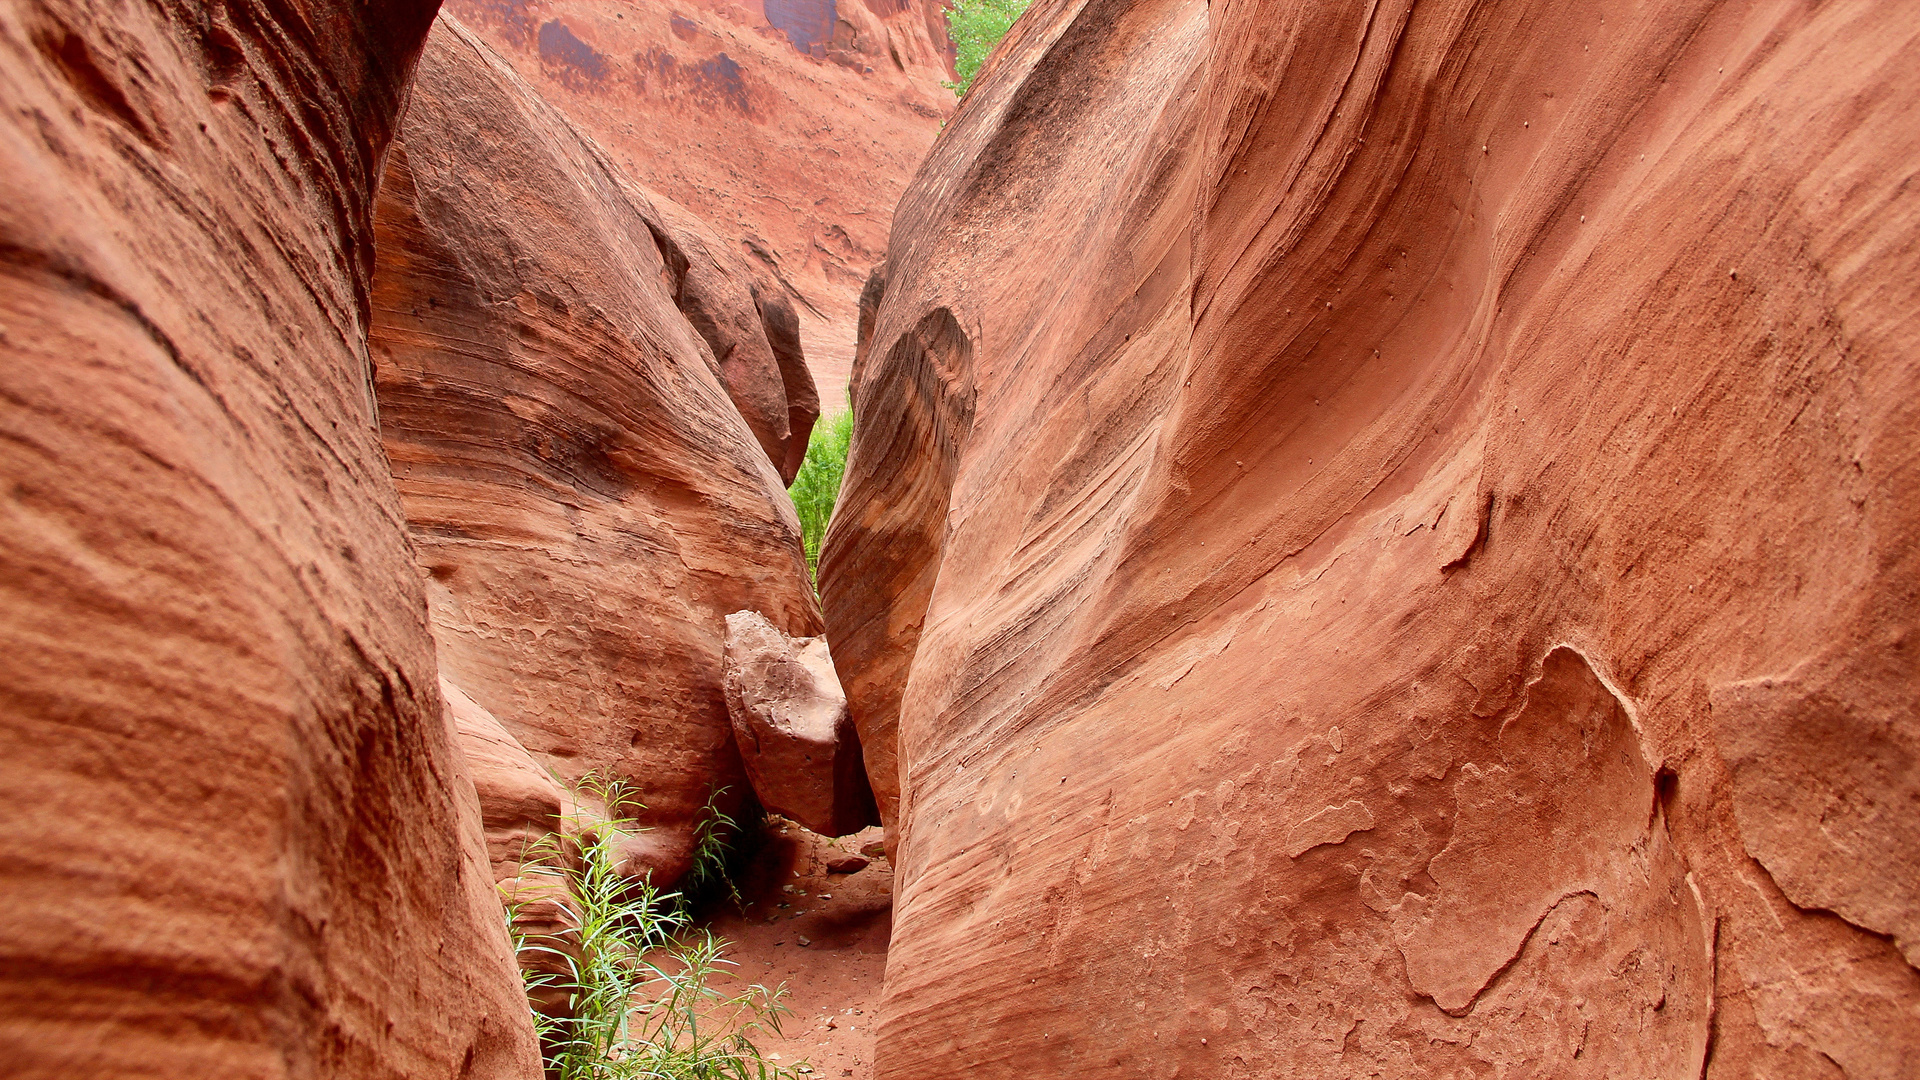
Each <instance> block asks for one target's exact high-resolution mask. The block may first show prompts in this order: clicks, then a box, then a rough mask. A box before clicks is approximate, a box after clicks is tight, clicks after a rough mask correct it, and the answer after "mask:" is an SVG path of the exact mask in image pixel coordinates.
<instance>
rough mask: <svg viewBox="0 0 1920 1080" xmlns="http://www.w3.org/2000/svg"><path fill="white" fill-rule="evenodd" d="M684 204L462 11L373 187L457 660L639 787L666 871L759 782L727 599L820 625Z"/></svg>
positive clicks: (438, 47)
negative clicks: (674, 209) (745, 740)
mask: <svg viewBox="0 0 1920 1080" xmlns="http://www.w3.org/2000/svg"><path fill="white" fill-rule="evenodd" d="M660 220H661V216H660V214H659V212H658V210H657V208H656V207H655V206H654V205H653V204H652V203H651V202H650V200H648V198H647V197H646V195H645V193H644V192H642V191H641V190H640V189H638V188H636V187H634V186H633V185H632V184H631V183H629V182H628V181H627V180H626V179H625V178H624V177H623V176H622V175H621V174H620V172H619V171H618V170H617V169H615V168H614V167H613V165H612V164H611V163H610V162H609V161H608V160H607V159H606V157H605V155H603V154H602V153H601V152H600V151H599V150H598V149H597V148H595V147H594V145H593V144H592V143H591V142H589V141H588V140H586V139H585V138H583V137H582V136H581V135H580V134H579V133H578V132H577V131H575V129H574V128H573V127H572V126H570V125H569V124H568V123H567V121H566V120H565V119H564V118H563V117H561V116H560V115H559V114H558V113H557V112H556V111H555V110H554V109H553V108H551V107H550V106H549V105H547V104H546V103H545V102H544V101H542V100H541V99H540V98H539V97H538V96H537V95H535V94H534V93H533V92H532V90H531V89H530V88H529V87H528V86H527V84H526V83H525V82H524V81H522V80H521V79H520V78H519V76H517V75H516V74H514V72H513V70H512V69H511V68H510V67H508V66H507V65H506V64H505V63H504V62H502V61H501V60H500V59H499V57H497V56H496V55H494V53H493V52H492V50H491V49H489V48H488V47H487V46H486V45H485V44H484V43H482V42H481V41H480V40H479V39H478V38H476V37H474V36H473V35H471V34H469V33H467V32H466V31H465V30H464V29H463V28H462V27H461V26H460V25H459V24H458V23H456V22H454V21H453V20H451V19H450V18H446V17H443V18H442V19H441V21H440V22H439V23H438V24H437V25H436V26H435V28H434V31H433V34H432V36H431V38H430V40H429V42H428V44H427V47H426V49H425V51H424V53H423V55H422V57H421V60H420V65H419V69H418V73H417V77H416V81H415V85H414V89H413V96H412V105H411V107H410V109H409V110H408V113H407V116H406V118H405V123H404V126H403V128H402V131H401V135H400V138H399V139H398V141H397V142H396V143H395V146H394V149H393V151H392V154H391V156H390V160H389V162H388V165H387V174H386V182H385V184H384V185H383V186H382V188H381V191H380V199H379V203H378V205H377V207H376V213H375V221H374V225H375V233H376V238H377V242H378V260H377V267H376V271H375V275H374V284H373V303H372V307H373V325H372V333H371V339H372V353H373V360H374V364H375V368H376V390H377V392H378V395H379V404H380V424H381V433H382V435H383V436H384V440H385V445H386V449H387V456H388V458H389V460H390V462H391V465H392V471H393V477H394V482H395V483H396V485H397V486H398V488H399V491H400V496H401V506H402V508H403V510H404V515H405V520H406V522H407V524H408V526H409V528H410V529H411V530H412V534H413V543H414V548H415V551H416V553H417V557H418V560H419V567H420V571H421V572H422V574H423V575H424V577H425V579H426V582H427V600H428V609H429V613H430V616H431V619H432V626H433V633H434V637H435V638H436V640H437V641H438V644H439V655H440V670H441V672H442V673H443V674H444V675H445V676H446V677H447V678H448V679H449V680H450V681H452V682H454V683H456V684H458V685H459V686H460V688H461V689H462V690H464V691H465V692H466V693H467V694H469V695H471V697H472V699H473V700H474V701H475V702H476V703H478V704H479V705H480V706H482V707H484V708H485V709H486V710H487V711H488V712H490V713H491V714H492V715H493V716H495V717H497V718H498V720H499V722H500V723H501V725H502V726H504V728H505V729H506V730H507V731H508V732H509V733H511V734H512V735H513V737H514V738H515V739H516V740H518V741H519V743H520V744H521V745H522V746H524V747H525V748H526V750H527V751H528V752H530V753H531V754H532V755H533V757H534V758H535V759H536V760H537V761H539V762H540V763H541V764H542V765H545V766H548V767H550V768H552V769H553V770H554V772H555V773H556V775H557V777H558V779H559V780H560V781H561V782H562V783H563V784H572V783H573V782H575V781H578V780H579V779H580V778H581V777H582V776H584V775H585V774H587V773H588V772H596V773H598V774H599V775H600V776H601V777H602V778H604V779H623V780H626V781H629V782H630V783H631V784H632V785H633V786H634V788H635V790H636V793H637V795H638V797H639V798H640V800H641V801H642V802H643V803H644V804H645V809H644V810H643V811H641V812H640V815H639V824H640V826H642V827H643V828H644V829H645V830H646V831H644V832H641V833H639V834H638V835H637V836H636V837H634V838H633V840H632V842H631V843H630V844H628V845H627V849H626V851H625V853H624V857H625V858H626V860H627V863H628V865H629V866H630V868H631V870H632V872H634V873H636V874H650V875H651V876H653V877H654V879H655V880H656V883H658V884H661V885H663V886H664V885H666V884H668V883H670V882H671V881H672V880H673V879H676V878H678V877H679V876H680V875H681V874H682V873H684V872H685V870H686V869H687V867H688V866H689V865H690V859H691V855H692V851H693V845H694V841H695V835H696V833H697V831H698V828H699V825H700V821H701V818H702V816H703V815H704V814H705V813H706V810H705V808H706V806H707V804H708V801H709V799H710V798H714V797H715V796H716V793H718V801H717V803H716V805H717V806H718V807H719V808H720V809H721V810H722V811H730V810H731V809H733V808H734V807H737V806H738V805H739V803H740V800H741V799H742V798H744V797H745V795H746V792H747V784H746V774H745V772H744V771H743V769H742V767H741V764H740V757H739V754H738V752H737V751H736V750H735V749H734V746H733V735H732V729H731V726H730V723H729V721H728V718H727V705H726V697H725V694H724V692H723V690H722V688H721V677H722V656H723V651H724V645H723V627H724V619H725V616H726V614H727V613H728V612H732V611H738V610H741V609H742V608H752V609H754V610H757V611H763V612H765V613H767V615H768V617H769V618H770V619H772V620H774V621H775V622H776V623H777V624H778V625H780V626H781V627H782V628H783V629H785V630H787V631H788V632H791V633H795V634H802V635H805V634H816V633H818V632H819V629H820V622H819V614H818V606H817V602H816V600H815V599H814V596H813V593H812V589H811V588H810V586H809V583H808V577H807V569H806V561H805V557H804V554H803V553H802V550H801V546H800V528H799V522H798V519H797V518H796V517H795V516H794V511H793V506H792V503H791V501H790V500H789V499H788V498H787V496H786V493H785V490H784V488H783V485H782V483H781V479H780V476H779V474H778V472H777V471H776V470H775V467H774V464H773V462H771V461H770V460H769V458H768V455H767V453H766V452H765V451H764V450H763V448H762V445H761V443H760V442H759V441H758V440H756V438H755V437H754V434H753V432H752V431H751V430H750V429H749V427H748V425H747V424H746V422H745V421H744V420H743V419H742V417H741V413H740V411H739V410H738V409H737V408H736V407H735V405H734V403H733V401H732V400H730V399H729V397H728V394H727V390H726V388H725V386H724V385H723V384H722V382H721V378H720V371H719V365H718V363H717V362H716V360H715V358H714V356H713V354H712V351H711V349H710V348H709V347H708V345H707V344H706V342H705V341H704V340H703V339H702V338H701V336H700V334H699V333H697V332H696V330H695V328H694V327H693V326H692V325H691V324H690V323H689V322H688V319H687V318H686V316H685V315H684V314H683V310H682V308H681V307H680V306H679V305H678V304H676V302H675V298H674V295H673V288H674V282H675V274H674V272H673V271H672V269H671V267H670V266H669V260H668V259H667V258H666V257H664V256H663V253H662V248H661V245H660V242H659V241H657V240H656V233H655V224H656V223H657V222H659V221H660ZM678 250H680V251H681V252H682V253H683V254H684V253H686V252H687V251H688V250H689V249H687V248H685V247H682V248H679V249H678ZM688 257H689V261H690V262H698V260H695V259H693V258H692V257H691V256H688ZM736 284H738V283H736ZM705 295H708V296H710V297H719V296H722V294H720V293H718V292H711V293H708V294H705ZM724 295H726V296H732V297H734V298H735V302H736V303H737V305H738V306H737V307H736V308H730V309H725V311H724V312H723V314H725V317H726V319H727V320H728V321H729V322H730V324H738V325H741V326H748V327H751V326H758V325H760V320H761V314H760V312H759V310H758V309H757V307H756V305H755V304H754V302H753V299H752V296H751V292H750V289H749V288H748V287H746V286H744V285H741V286H740V287H739V288H737V289H736V290H735V291H734V292H731V293H726V294H724ZM775 378H776V379H777V378H778V373H777V372H775ZM588 809H589V810H590V811H591V810H593V809H594V808H592V807H589V808H588Z"/></svg>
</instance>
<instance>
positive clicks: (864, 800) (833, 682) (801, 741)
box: [726, 611, 880, 865]
mask: <svg viewBox="0 0 1920 1080" xmlns="http://www.w3.org/2000/svg"><path fill="white" fill-rule="evenodd" d="M726 690H727V712H728V714H729V716H730V717H731V718H732V720H733V738H734V743H735V745H737V746H738V747H739V748H740V757H741V760H742V761H744V762H745V763H746V766H747V777H748V779H750V780H751V781H752V782H753V790H754V794H756V795H757V796H759V799H760V805H762V806H764V807H766V808H767V809H768V810H770V811H772V812H774V813H776V814H781V815H783V816H785V817H788V818H791V819H793V820H794V821H797V822H799V823H800V824H802V825H804V826H806V827H807V828H809V829H812V830H813V831H814V832H817V833H819V834H821V835H822V836H847V835H849V834H852V833H856V832H859V831H860V830H861V829H864V828H866V827H868V826H869V825H877V824H879V823H880V819H879V814H878V811H877V809H876V808H875V807H874V804H873V789H872V788H871V787H870V786H869V785H868V783H867V773H866V764H865V762H864V761H863V759H862V758H861V754H860V736H859V733H858V732H856V731H855V730H854V727H853V719H852V718H851V717H850V716H848V715H847V695H846V693H845V691H843V690H841V689H840V680H839V678H838V677H837V676H836V675H835V674H834V670H833V655H832V654H831V653H830V652H829V651H828V649H827V639H826V638H824V637H811V638H799V639H795V638H791V637H788V636H787V635H786V634H783V633H781V632H780V629H779V628H778V627H776V626H774V625H773V624H772V623H770V622H768V621H767V620H766V618H765V617H764V616H762V615H761V614H760V613H759V612H757V611H738V612H735V613H733V614H732V615H729V616H727V671H726ZM862 865H865V864H864V862H863V863H862Z"/></svg>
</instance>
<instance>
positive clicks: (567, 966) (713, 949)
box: [507, 777, 794, 1080]
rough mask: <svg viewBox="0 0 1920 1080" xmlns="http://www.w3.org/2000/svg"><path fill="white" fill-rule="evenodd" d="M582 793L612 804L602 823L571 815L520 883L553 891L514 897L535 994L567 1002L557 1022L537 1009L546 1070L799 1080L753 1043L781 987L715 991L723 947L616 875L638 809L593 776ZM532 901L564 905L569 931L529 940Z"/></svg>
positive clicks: (613, 1078) (531, 854)
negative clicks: (529, 881)
mask: <svg viewBox="0 0 1920 1080" xmlns="http://www.w3.org/2000/svg"><path fill="white" fill-rule="evenodd" d="M581 788H582V790H583V791H584V792H585V793H587V794H591V795H593V796H596V797H597V798H598V799H599V800H600V801H601V802H603V803H604V804H605V805H606V808H607V819H606V820H587V819H585V818H584V817H582V816H580V815H575V816H573V817H570V818H569V820H568V822H567V826H568V827H567V828H566V829H564V830H563V831H562V833H550V834H548V835H547V836H545V837H543V838H541V839H540V840H538V841H535V842H534V843H532V844H529V845H528V847H527V855H526V859H525V863H524V864H523V866H522V874H521V877H522V878H523V879H524V878H526V877H528V876H529V872H531V874H533V875H544V876H545V877H546V878H547V879H548V880H551V881H553V882H555V885H556V887H555V888H554V889H553V890H552V891H550V892H546V893H539V894H537V895H535V896H533V897H530V898H529V897H520V896H509V897H508V898H507V911H508V917H507V927H508V931H509V933H510V934H512V936H513V945H514V951H515V953H516V954H517V955H518V956H519V957H520V958H521V960H522V964H521V968H522V971H523V972H524V973H525V978H526V983H527V994H528V996H529V998H532V999H534V1000H543V1001H544V1000H553V999H554V998H556V997H563V998H564V1008H563V1009H560V1010H557V1011H559V1012H561V1013H562V1015H558V1016H548V1015H544V1014H542V1013H540V1012H539V1011H537V1010H536V1011H535V1013H534V1025H535V1028H536V1030H537V1031H538V1033H539V1035H540V1043H541V1046H542V1049H543V1052H544V1053H545V1055H546V1066H547V1075H548V1076H549V1077H553V1078H556V1080H792V1078H793V1075H794V1074H793V1072H792V1071H791V1070H789V1069H787V1068H785V1067H784V1066H781V1065H776V1064H774V1063H772V1062H769V1061H767V1060H766V1059H765V1058H764V1057H762V1055H761V1054H760V1052H759V1050H758V1049H756V1048H755V1046H754V1044H753V1035H754V1034H755V1033H756V1032H760V1031H772V1032H775V1033H778V1032H779V1030H780V1016H781V1015H782V1014H783V1013H785V1012H786V1011H787V1010H786V1008H785V1007H784V1006H783V1005H782V1004H781V999H782V998H783V997H784V996H785V993H786V990H785V987H777V988H774V989H768V988H767V987H765V986H761V985H758V984H755V985H753V986H750V987H748V988H747V989H746V990H744V991H742V992H740V993H738V994H734V995H731V996H730V995H728V994H726V993H725V992H723V991H721V990H719V989H717V988H715V987H714V986H712V985H711V982H712V979H713V977H714V976H715V975H716V974H718V973H719V972H720V970H721V969H722V968H723V967H726V966H731V961H729V960H727V959H726V958H725V956H724V955H723V953H724V950H725V948H726V943H725V942H724V941H723V940H721V939H720V938H716V937H714V936H713V935H712V934H711V933H708V932H706V931H699V932H696V933H688V932H687V924H688V916H687V914H686V911H685V907H684V905H683V904H682V903H681V897H680V894H678V893H662V892H660V891H659V890H657V889H655V888H654V887H653V885H652V883H651V882H647V881H634V880H632V879H630V878H628V877H626V876H624V875H622V874H621V873H620V869H619V865H620V860H619V856H618V849H619V846H620V843H621V841H623V840H625V839H626V838H628V837H630V836H632V835H633V834H634V833H635V832H637V831H638V830H637V828H636V826H635V825H634V822H633V819H632V818H631V817H630V816H627V813H628V812H629V811H630V810H632V809H635V808H637V807H638V805H639V804H638V803H637V802H635V801H634V799H633V797H632V796H631V794H630V793H629V792H628V791H627V790H626V788H625V787H624V786H623V785H621V784H619V783H618V782H611V783H603V782H599V781H597V780H595V779H594V778H592V777H589V778H588V779H587V780H585V781H583V782H582V784H581ZM715 794H716V796H717V795H718V793H717V792H716V793H715ZM576 801H578V800H576ZM710 805H711V804H710ZM530 900H552V901H553V902H555V903H557V904H558V906H559V907H560V908H561V909H562V911H561V914H562V922H563V923H564V924H565V925H566V927H567V928H566V929H564V930H562V931H560V932H558V933H556V934H553V935H548V936H541V937H532V936H529V935H528V934H526V933H525V932H524V931H523V930H522V929H521V928H520V926H519V925H518V923H519V915H520V912H521V909H522V906H523V905H524V904H525V903H527V902H529V901H530Z"/></svg>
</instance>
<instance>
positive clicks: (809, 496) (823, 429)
mask: <svg viewBox="0 0 1920 1080" xmlns="http://www.w3.org/2000/svg"><path fill="white" fill-rule="evenodd" d="M852 444H853V411H852V410H851V409H849V410H847V411H845V412H840V413H835V414H834V415H832V416H824V417H821V418H820V422H819V423H817V424H815V425H813V435H812V437H810V438H809V439H808V440H807V456H806V457H805V458H804V459H803V460H802V461H801V462H800V473H799V475H797V476H795V477H794V478H793V486H792V487H790V488H788V489H787V493H788V494H789V495H792V496H793V508H794V509H795V510H796V511H798V512H799V514H800V537H801V541H802V542H803V543H804V544H805V545H806V549H807V572H808V573H809V574H813V575H815V576H817V575H818V574H819V572H820V541H821V540H823V539H825V537H826V535H827V522H828V521H829V520H831V519H832V517H833V504H834V502H835V501H836V500H837V499H839V497H840V481H841V478H842V477H844V476H845V475H846V472H847V447H849V446H851V445H852Z"/></svg>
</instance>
